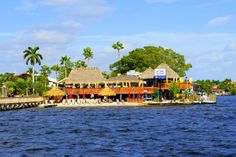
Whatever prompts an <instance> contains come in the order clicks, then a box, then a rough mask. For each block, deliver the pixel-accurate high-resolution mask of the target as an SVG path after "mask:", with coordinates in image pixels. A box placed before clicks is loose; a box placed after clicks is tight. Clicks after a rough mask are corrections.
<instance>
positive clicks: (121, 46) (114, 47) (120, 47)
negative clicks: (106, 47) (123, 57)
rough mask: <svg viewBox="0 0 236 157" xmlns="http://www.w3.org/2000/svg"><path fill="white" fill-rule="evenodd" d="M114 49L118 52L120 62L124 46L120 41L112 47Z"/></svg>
mask: <svg viewBox="0 0 236 157" xmlns="http://www.w3.org/2000/svg"><path fill="white" fill-rule="evenodd" d="M112 48H113V49H115V50H117V52H118V61H119V60H120V50H122V49H124V47H123V44H122V43H121V42H119V41H117V42H116V43H114V44H113V45H112Z"/></svg>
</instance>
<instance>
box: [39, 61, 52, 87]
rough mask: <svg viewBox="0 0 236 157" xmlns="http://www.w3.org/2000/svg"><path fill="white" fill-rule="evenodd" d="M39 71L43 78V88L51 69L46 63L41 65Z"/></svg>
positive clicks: (45, 85)
mask: <svg viewBox="0 0 236 157" xmlns="http://www.w3.org/2000/svg"><path fill="white" fill-rule="evenodd" d="M40 72H41V75H42V76H43V79H44V89H46V87H47V81H48V76H49V75H50V74H51V69H50V67H48V66H47V65H43V66H41V69H40Z"/></svg>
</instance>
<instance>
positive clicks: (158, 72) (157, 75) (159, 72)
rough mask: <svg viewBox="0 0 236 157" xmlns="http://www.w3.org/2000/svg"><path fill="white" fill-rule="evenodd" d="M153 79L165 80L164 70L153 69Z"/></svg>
mask: <svg viewBox="0 0 236 157" xmlns="http://www.w3.org/2000/svg"><path fill="white" fill-rule="evenodd" d="M154 72H155V78H158V79H165V78H166V69H155V70H154Z"/></svg>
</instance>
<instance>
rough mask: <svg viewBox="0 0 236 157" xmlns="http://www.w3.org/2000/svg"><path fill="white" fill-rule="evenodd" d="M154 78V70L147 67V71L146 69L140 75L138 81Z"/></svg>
mask: <svg viewBox="0 0 236 157" xmlns="http://www.w3.org/2000/svg"><path fill="white" fill-rule="evenodd" d="M153 77H154V70H153V69H152V68H151V67H149V68H148V69H146V70H145V71H144V72H143V73H142V74H141V75H140V77H139V78H140V79H143V80H144V79H153Z"/></svg>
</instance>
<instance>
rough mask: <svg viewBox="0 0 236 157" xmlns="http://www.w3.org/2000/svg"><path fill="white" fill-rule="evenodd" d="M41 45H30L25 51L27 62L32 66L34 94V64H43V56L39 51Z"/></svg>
mask: <svg viewBox="0 0 236 157" xmlns="http://www.w3.org/2000/svg"><path fill="white" fill-rule="evenodd" d="M38 50H39V47H34V48H32V47H28V49H26V50H25V51H24V52H23V53H24V59H25V62H26V64H27V65H28V64H29V63H30V65H31V66H32V84H33V94H34V66H35V64H39V65H41V61H42V60H43V56H42V55H41V54H40V53H38V52H37V51H38Z"/></svg>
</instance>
